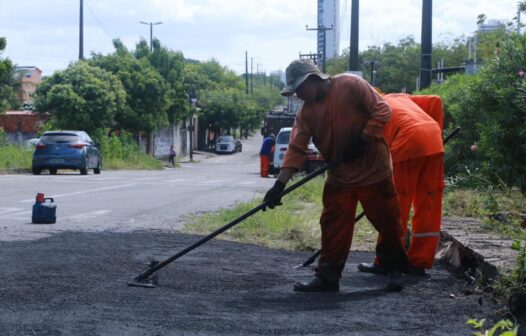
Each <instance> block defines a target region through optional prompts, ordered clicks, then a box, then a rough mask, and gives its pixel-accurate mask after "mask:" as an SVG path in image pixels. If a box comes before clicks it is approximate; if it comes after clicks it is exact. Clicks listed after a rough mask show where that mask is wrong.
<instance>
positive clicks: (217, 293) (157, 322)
mask: <svg viewBox="0 0 526 336" xmlns="http://www.w3.org/2000/svg"><path fill="white" fill-rule="evenodd" d="M197 238H198V237H192V236H186V235H182V234H177V233H171V234H170V233H165V232H162V233H161V232H157V233H156V232H151V231H145V232H133V233H110V232H103V233H81V232H71V233H63V234H58V235H54V236H52V237H49V238H45V239H41V240H37V241H14V242H2V243H0V255H1V256H2V269H3V272H2V273H1V275H0V281H1V283H2V286H0V301H1V302H2V305H1V306H0V316H1V319H0V333H1V334H2V335H441V336H442V335H470V334H471V332H470V327H469V326H467V325H466V324H465V322H466V320H467V319H469V318H473V317H477V318H482V317H487V316H489V315H492V314H493V312H494V309H495V308H496V307H495V306H494V305H493V304H491V303H490V301H489V300H488V299H487V298H482V299H481V297H480V296H479V295H475V294H470V293H471V292H470V290H471V289H470V287H469V286H467V285H466V284H465V283H464V282H463V281H460V280H459V279H457V278H455V277H454V276H452V275H451V274H450V273H448V272H447V271H445V270H444V269H442V268H440V267H438V268H437V269H435V270H433V271H432V273H431V276H430V277H425V278H415V277H408V278H406V282H407V283H408V285H407V287H406V289H405V290H403V291H402V292H398V293H388V292H386V291H384V290H383V287H384V285H385V281H386V278H385V277H383V276H375V275H370V274H363V273H359V272H357V271H356V264H357V263H358V262H362V261H369V260H371V258H372V254H371V253H363V252H361V253H360V252H354V253H352V256H351V258H350V260H349V263H348V264H347V268H346V270H345V271H344V275H343V279H342V288H341V291H340V292H339V293H325V294H323V293H321V294H320V293H295V292H293V291H292V285H293V283H294V282H296V281H303V280H308V279H309V278H310V274H311V271H310V270H308V269H307V270H294V269H292V266H293V265H295V264H298V263H299V262H301V261H302V260H303V259H304V258H305V257H306V256H307V255H308V254H307V253H293V252H287V251H281V250H272V249H267V248H262V247H258V246H255V245H247V244H238V243H233V242H226V241H220V240H214V241H212V242H210V243H208V244H205V245H203V246H202V247H201V248H199V249H198V250H196V251H194V252H192V253H190V254H189V255H187V256H185V257H183V258H181V259H179V260H177V261H175V262H174V263H172V264H170V265H168V266H167V267H166V268H165V269H163V270H161V271H159V286H158V287H157V288H153V289H149V288H137V287H128V286H127V281H128V280H129V278H130V277H132V276H135V275H137V274H138V273H140V272H141V271H142V270H143V269H144V268H145V265H146V263H147V262H148V261H149V260H150V259H152V258H166V257H169V256H170V255H172V254H173V253H175V252H177V251H179V250H181V249H182V248H183V247H186V246H187V245H189V244H191V243H192V242H194V241H195V240H196V239H197ZM480 300H482V301H480ZM479 301H480V302H482V305H481V304H480V303H479Z"/></svg>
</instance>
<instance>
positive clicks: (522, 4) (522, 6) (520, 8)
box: [517, 0, 526, 34]
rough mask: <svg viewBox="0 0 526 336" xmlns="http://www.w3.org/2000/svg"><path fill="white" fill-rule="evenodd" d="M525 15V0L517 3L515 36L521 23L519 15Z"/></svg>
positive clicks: (519, 29)
mask: <svg viewBox="0 0 526 336" xmlns="http://www.w3.org/2000/svg"><path fill="white" fill-rule="evenodd" d="M522 13H526V0H522V1H519V2H517V34H520V32H521V28H522V23H521V14H522Z"/></svg>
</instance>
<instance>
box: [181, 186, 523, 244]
mask: <svg viewBox="0 0 526 336" xmlns="http://www.w3.org/2000/svg"><path fill="white" fill-rule="evenodd" d="M323 184H324V178H322V177H320V178H316V179H314V180H313V181H310V182H309V183H307V184H305V185H304V186H303V187H301V188H299V189H297V190H295V191H294V192H292V193H291V194H289V195H287V196H285V197H284V199H283V200H284V202H283V205H282V206H279V207H277V208H275V209H274V210H268V211H266V212H259V213H257V214H255V215H253V216H252V217H250V218H248V219H246V220H245V221H243V222H242V223H240V224H238V225H237V226H235V227H233V228H232V229H230V230H228V231H227V232H225V233H223V234H222V236H221V237H222V238H223V239H227V240H234V241H238V242H243V243H254V244H258V245H262V246H267V247H272V248H282V249H288V250H307V251H313V250H316V249H318V248H319V246H320V228H319V216H320V213H321V210H322V203H321V195H322V189H323ZM260 203H261V198H258V199H254V200H252V201H250V202H246V203H239V204H237V205H236V206H234V207H233V208H230V209H221V210H219V211H217V212H214V213H207V214H202V215H198V216H194V217H192V218H191V219H190V221H189V223H188V224H187V225H186V226H185V228H184V229H183V230H184V232H187V233H194V234H208V233H210V232H212V231H214V230H215V229H217V228H219V227H220V226H223V225H225V224H227V223H228V222H230V221H232V220H233V219H235V218H237V217H239V216H241V215H242V214H243V213H245V212H247V211H248V210H250V209H252V208H254V207H256V206H257V205H259V204H260ZM523 209H526V197H525V196H524V195H522V194H521V193H520V192H519V191H518V190H503V191H498V190H491V191H480V190H473V189H450V190H448V191H446V193H445V194H444V201H443V215H444V216H449V217H475V218H478V219H480V220H481V222H482V225H481V230H485V231H493V232H498V233H500V234H503V235H505V236H508V237H511V238H514V239H519V240H520V239H523V240H524V239H526V231H525V230H524V227H523V226H526V223H525V221H526V217H521V213H522V211H524V210H523ZM360 211H361V209H358V211H357V212H358V213H359V212H360ZM376 237H377V234H376V231H375V230H374V228H373V227H372V226H371V224H370V223H369V222H368V221H367V219H365V218H364V219H362V220H361V221H360V222H358V223H357V224H356V226H355V234H354V238H353V246H352V249H353V250H364V251H371V250H373V249H374V246H375V243H376Z"/></svg>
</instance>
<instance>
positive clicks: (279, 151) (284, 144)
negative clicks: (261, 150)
mask: <svg viewBox="0 0 526 336" xmlns="http://www.w3.org/2000/svg"><path fill="white" fill-rule="evenodd" d="M290 132H292V127H283V128H282V129H280V130H279V133H278V136H277V137H276V145H275V146H274V175H278V174H279V169H280V168H281V165H282V164H283V158H284V157H285V153H286V152H287V148H289V139H290Z"/></svg>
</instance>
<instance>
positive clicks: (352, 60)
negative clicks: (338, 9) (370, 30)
mask: <svg viewBox="0 0 526 336" xmlns="http://www.w3.org/2000/svg"><path fill="white" fill-rule="evenodd" d="M359 30H360V1H359V0H352V7H351V45H350V49H349V71H360V62H359V59H358V41H359Z"/></svg>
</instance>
